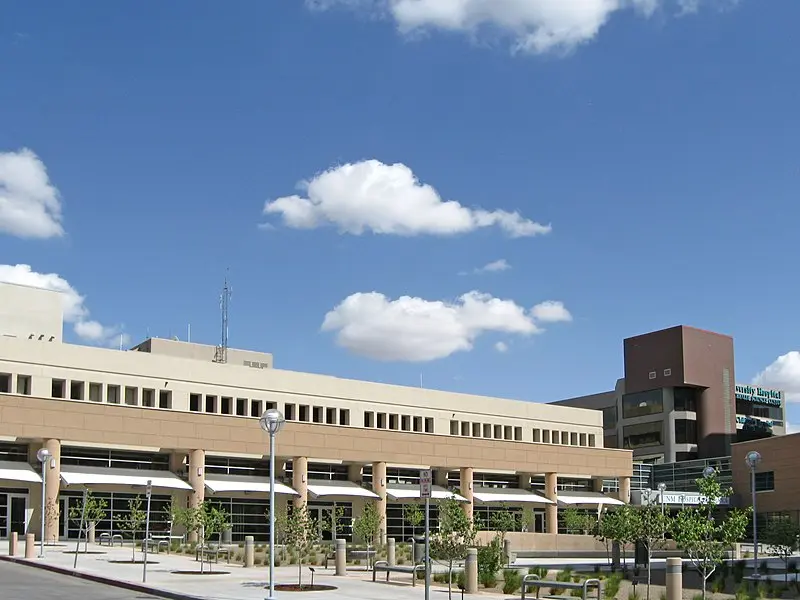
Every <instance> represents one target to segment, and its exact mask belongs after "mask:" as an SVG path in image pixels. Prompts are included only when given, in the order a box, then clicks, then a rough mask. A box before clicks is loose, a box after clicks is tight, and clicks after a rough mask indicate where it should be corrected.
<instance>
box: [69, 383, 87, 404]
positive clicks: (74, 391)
mask: <svg viewBox="0 0 800 600" xmlns="http://www.w3.org/2000/svg"><path fill="white" fill-rule="evenodd" d="M84 386H85V384H84V383H83V382H82V381H70V382H69V397H70V400H83V389H84Z"/></svg>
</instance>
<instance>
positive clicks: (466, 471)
mask: <svg viewBox="0 0 800 600" xmlns="http://www.w3.org/2000/svg"><path fill="white" fill-rule="evenodd" d="M472 473H473V470H472V467H461V485H460V487H459V490H460V491H461V495H462V496H464V498H466V499H467V501H466V502H464V504H463V505H462V506H463V507H464V513H465V514H466V515H467V517H469V518H470V519H472V506H473V500H472Z"/></svg>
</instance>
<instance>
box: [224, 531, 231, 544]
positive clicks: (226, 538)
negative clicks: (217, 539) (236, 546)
mask: <svg viewBox="0 0 800 600" xmlns="http://www.w3.org/2000/svg"><path fill="white" fill-rule="evenodd" d="M222 543H223V544H231V543H233V531H232V530H231V529H226V530H225V531H223V532H222Z"/></svg>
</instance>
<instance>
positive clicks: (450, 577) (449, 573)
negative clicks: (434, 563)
mask: <svg viewBox="0 0 800 600" xmlns="http://www.w3.org/2000/svg"><path fill="white" fill-rule="evenodd" d="M447 598H448V600H453V560H452V559H450V567H449V568H448V570H447Z"/></svg>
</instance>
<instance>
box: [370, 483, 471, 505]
mask: <svg viewBox="0 0 800 600" xmlns="http://www.w3.org/2000/svg"><path fill="white" fill-rule="evenodd" d="M386 495H387V496H389V498H391V499H392V500H412V499H413V500H416V499H419V498H420V491H419V486H418V485H398V484H395V485H388V486H386ZM431 498H432V499H434V500H447V499H449V498H454V499H455V500H458V501H459V502H467V499H466V498H464V496H460V495H458V494H456V493H455V492H451V491H450V490H448V489H445V488H443V487H441V486H438V485H432V486H431Z"/></svg>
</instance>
